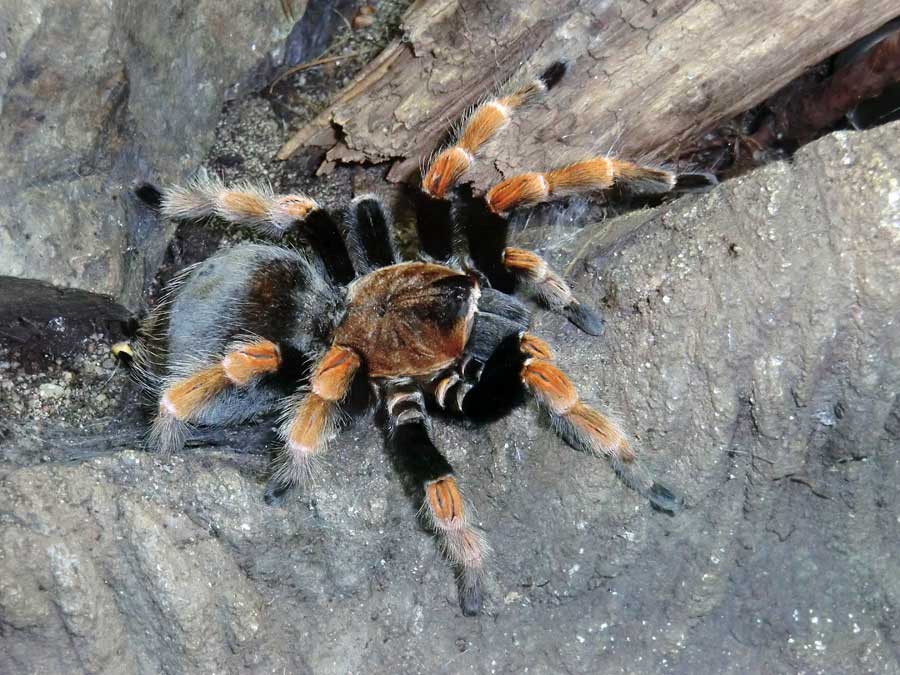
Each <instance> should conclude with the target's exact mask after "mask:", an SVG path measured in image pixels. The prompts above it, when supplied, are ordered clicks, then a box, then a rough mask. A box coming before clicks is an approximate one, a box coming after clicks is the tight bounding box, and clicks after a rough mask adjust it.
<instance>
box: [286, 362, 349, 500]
mask: <svg viewBox="0 0 900 675" xmlns="http://www.w3.org/2000/svg"><path fill="white" fill-rule="evenodd" d="M360 365H361V361H360V358H359V355H358V354H357V353H356V352H354V351H353V350H352V349H349V348H347V347H341V346H339V345H334V346H332V347H331V349H329V350H328V352H326V353H325V356H323V357H322V360H321V361H320V362H319V365H318V366H317V367H316V370H315V373H313V376H312V380H311V382H310V384H311V387H310V391H309V392H308V393H307V394H306V395H305V396H303V398H301V399H300V400H299V401H298V402H297V403H295V404H294V406H293V407H292V408H291V409H290V410H289V411H288V414H287V417H286V419H285V422H284V425H283V426H282V436H283V438H284V440H285V449H284V452H283V454H282V457H281V462H280V465H279V467H278V469H277V470H276V472H275V474H274V475H273V477H272V479H273V481H274V482H275V483H276V484H278V485H280V486H281V487H282V488H283V487H289V486H290V485H294V484H296V483H298V482H299V481H301V480H302V479H303V478H305V477H306V476H308V475H309V469H310V461H311V459H312V457H313V456H314V455H315V454H316V453H317V452H319V451H320V450H321V448H322V447H323V446H324V444H325V443H326V442H327V441H328V439H329V438H330V437H331V436H332V435H333V434H334V432H335V429H336V427H337V424H338V421H339V419H340V416H341V408H340V403H341V401H343V399H344V398H345V397H346V396H347V394H348V393H349V391H350V386H351V384H352V383H353V377H354V376H355V375H356V372H357V371H358V370H359V368H360Z"/></svg>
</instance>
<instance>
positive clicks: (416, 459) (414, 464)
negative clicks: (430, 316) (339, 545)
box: [384, 386, 488, 616]
mask: <svg viewBox="0 0 900 675" xmlns="http://www.w3.org/2000/svg"><path fill="white" fill-rule="evenodd" d="M385 389H386V391H385V392H384V394H385V407H386V409H387V416H388V448H389V450H390V451H391V453H392V454H393V456H394V457H395V459H396V462H397V465H398V469H400V470H401V472H402V473H403V474H404V475H405V476H406V477H407V478H409V479H411V480H412V481H413V482H414V487H415V489H416V492H417V493H418V494H419V495H420V498H421V500H422V507H421V511H420V513H421V514H422V516H423V517H424V518H425V520H426V521H427V524H428V525H429V527H430V528H431V529H432V531H434V533H435V534H436V535H437V537H438V539H439V541H440V545H441V548H442V550H443V552H444V554H445V555H446V556H447V558H448V559H449V560H450V561H451V562H452V563H453V565H454V567H455V568H456V570H457V572H458V576H457V586H458V589H459V601H460V607H461V609H462V612H463V614H464V615H466V616H475V615H477V614H478V613H479V612H480V611H481V607H482V603H483V596H484V578H485V558H486V557H487V553H488V546H487V543H486V542H485V540H484V537H483V536H482V534H481V532H480V531H479V530H477V529H476V528H475V527H474V526H473V525H472V524H471V512H472V510H471V507H470V506H469V504H468V503H467V502H466V500H465V499H464V497H463V495H462V493H461V491H460V488H459V484H458V482H457V480H456V475H455V473H454V471H453V467H452V466H451V465H450V463H449V462H448V461H447V459H446V458H445V457H444V455H443V454H441V452H440V451H439V450H438V449H437V448H436V447H435V445H434V442H433V441H432V438H431V423H430V420H429V417H428V413H427V412H426V410H425V404H424V399H423V396H422V392H421V391H419V389H418V388H415V387H411V386H406V387H404V386H394V387H385Z"/></svg>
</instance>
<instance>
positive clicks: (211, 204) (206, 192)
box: [136, 173, 354, 284]
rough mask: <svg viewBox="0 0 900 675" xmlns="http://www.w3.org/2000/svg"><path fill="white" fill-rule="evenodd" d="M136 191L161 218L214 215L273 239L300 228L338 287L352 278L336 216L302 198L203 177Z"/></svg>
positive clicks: (351, 269) (350, 265)
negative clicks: (180, 183) (176, 184)
mask: <svg viewBox="0 0 900 675" xmlns="http://www.w3.org/2000/svg"><path fill="white" fill-rule="evenodd" d="M136 192H137V195H138V197H140V198H141V199H142V200H144V201H145V202H147V203H148V204H149V205H151V206H153V207H154V208H158V209H159V211H160V213H162V215H164V216H166V217H168V218H173V219H175V220H202V219H204V218H209V217H212V216H215V217H218V218H221V219H222V220H225V221H227V222H229V223H236V224H240V225H248V226H250V227H252V228H254V229H255V230H257V231H258V232H260V233H261V234H264V235H268V236H271V237H274V238H281V237H282V236H284V234H285V233H286V232H288V231H289V230H291V229H293V228H295V227H296V228H298V231H299V233H300V235H301V236H302V238H303V239H304V240H306V242H307V244H309V246H310V247H311V248H312V249H313V250H315V251H316V252H317V253H318V254H319V256H320V257H321V259H322V262H323V263H324V265H325V270H326V272H327V273H328V275H329V276H330V277H331V279H332V280H333V281H334V282H335V283H338V284H345V283H348V282H350V281H351V280H352V279H353V278H354V273H353V265H352V263H351V262H350V257H349V255H348V253H347V249H346V247H345V245H344V242H343V239H342V238H341V234H340V230H339V228H338V225H337V223H336V222H335V219H334V217H333V216H332V215H331V214H330V213H328V211H326V210H325V209H324V208H322V207H320V206H319V205H318V204H317V203H316V202H315V201H313V200H312V199H310V198H309V197H306V196H304V195H300V194H288V195H278V194H275V193H274V192H273V191H272V189H271V188H269V187H268V186H265V185H261V184H254V183H249V182H248V183H242V184H240V185H236V186H233V187H226V185H225V183H223V182H222V180H221V179H219V178H218V177H211V176H209V175H207V174H205V173H202V174H200V175H199V176H197V177H196V178H194V179H193V180H192V181H190V182H189V183H188V184H187V185H185V186H176V187H170V188H165V189H164V190H162V192H160V191H158V190H156V189H155V188H153V187H152V186H149V185H143V186H140V187H139V188H138V189H137V191H136Z"/></svg>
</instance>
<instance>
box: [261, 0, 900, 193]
mask: <svg viewBox="0 0 900 675" xmlns="http://www.w3.org/2000/svg"><path fill="white" fill-rule="evenodd" d="M898 14H900V6H898V5H897V3H896V0H830V1H829V2H821V0H797V1H796V2H792V3H785V2H781V1H780V0H757V1H755V2H745V1H743V0H718V1H713V0H660V1H658V2H636V1H635V2H631V1H628V2H626V1H621V2H609V1H606V2H604V1H601V0H587V1H585V2H580V3H579V2H574V1H571V0H569V1H563V2H558V3H557V2H554V3H549V2H542V1H540V0H524V1H523V0H516V1H515V2H514V1H512V0H496V1H494V2H490V3H488V2H483V1H477V0H420V1H419V2H416V3H414V4H413V5H412V6H411V7H410V9H409V11H408V13H407V15H406V17H405V18H404V24H403V32H404V35H403V38H402V39H401V40H398V41H397V42H395V43H392V44H391V45H389V46H388V47H387V48H386V49H385V50H384V52H382V53H381V54H380V55H379V56H378V57H377V58H376V59H375V60H374V61H373V62H372V63H371V64H370V65H369V66H367V67H366V68H365V69H364V70H363V71H362V73H361V74H360V75H359V76H358V77H357V78H356V79H355V80H354V82H353V83H351V84H350V85H349V86H348V87H347V88H346V89H345V90H344V91H343V92H342V93H341V94H340V95H339V96H338V98H337V99H336V100H335V101H334V103H333V104H332V105H331V106H330V107H329V108H328V109H327V110H325V111H324V112H323V113H322V114H320V115H319V116H318V117H317V118H316V119H315V120H313V121H312V122H311V123H310V124H309V125H307V126H306V127H305V128H302V129H301V130H300V131H299V132H298V133H297V134H296V135H295V136H294V137H293V138H292V139H291V140H290V141H289V142H288V143H287V144H286V145H285V146H284V147H283V148H282V149H281V151H280V152H279V155H278V156H279V158H281V159H286V158H287V157H289V156H290V155H292V154H293V153H294V152H296V151H297V150H299V149H300V148H303V147H305V146H319V147H324V148H326V149H327V153H326V156H325V157H326V159H325V163H324V164H323V166H322V167H321V168H320V171H328V170H329V169H330V168H332V167H333V166H334V164H335V163H337V162H361V161H367V162H384V161H392V162H393V166H392V168H391V170H390V172H389V178H390V179H391V180H395V181H401V180H408V179H414V178H415V176H416V174H417V170H418V168H419V165H420V163H421V161H422V159H423V158H424V157H427V156H428V155H429V154H430V153H431V151H432V150H433V149H434V148H435V146H437V145H438V144H439V143H440V142H441V141H442V139H443V138H444V137H445V135H446V129H447V128H448V126H449V125H450V124H452V123H453V122H454V121H455V120H456V119H457V118H458V117H459V116H460V115H461V114H462V113H463V112H464V111H465V109H466V108H467V107H468V106H470V105H472V104H473V103H474V102H476V101H477V100H478V99H479V98H480V97H482V96H483V95H484V93H485V92H487V91H489V90H490V89H491V88H492V87H494V86H495V85H496V84H498V83H499V82H502V81H503V80H505V79H507V78H509V77H519V76H523V75H524V74H525V73H527V72H533V71H535V70H537V69H538V68H540V67H541V66H543V65H546V64H547V63H550V62H551V61H553V60H555V59H560V58H562V59H565V60H567V61H568V62H569V64H570V72H569V75H567V77H566V79H564V80H563V82H562V83H560V85H559V86H558V87H557V88H556V89H554V92H553V96H552V97H550V98H548V99H547V100H545V101H543V102H541V103H539V104H537V105H535V106H534V107H532V108H531V109H529V110H527V111H524V112H523V113H522V114H520V115H519V116H518V117H517V118H516V119H515V121H514V122H513V124H511V125H510V127H509V128H508V129H506V130H505V131H504V132H503V133H502V134H500V135H499V137H498V138H497V139H496V140H495V141H492V142H491V143H489V144H488V145H487V146H486V147H485V149H484V151H483V152H482V153H481V155H480V156H481V158H482V161H480V162H477V163H476V166H475V167H474V168H473V170H472V171H471V172H470V173H469V174H468V175H467V177H466V180H470V181H472V182H473V183H474V185H475V186H476V188H477V189H478V190H480V191H482V190H485V189H486V188H487V187H488V186H489V185H491V184H492V183H494V182H496V181H498V180H500V179H502V178H503V177H504V176H505V175H508V174H510V173H511V172H517V171H522V170H527V169H531V168H534V169H547V168H550V167H552V166H554V165H556V164H559V163H562V162H565V161H572V160H576V159H580V158H583V157H584V156H586V155H588V154H590V153H607V152H610V151H612V152H613V153H615V154H618V155H620V156H627V157H633V158H640V159H644V160H646V159H648V158H651V159H654V160H657V161H664V160H666V159H668V158H670V157H672V156H675V155H677V153H678V148H679V147H680V146H682V145H687V144H689V142H690V141H691V140H693V139H696V138H697V137H698V136H699V135H700V134H702V133H703V132H704V131H706V130H708V129H709V128H711V127H713V126H714V125H716V124H717V123H718V122H720V121H721V120H724V119H727V118H730V117H732V116H734V115H736V114H738V113H740V112H743V111H744V110H747V109H749V108H751V107H753V106H754V105H756V104H758V103H760V102H761V101H763V100H765V99H766V98H767V97H768V96H769V95H771V94H772V93H774V92H775V91H777V90H778V89H780V88H781V87H782V86H784V85H785V84H787V83H788V82H789V81H790V80H792V79H793V78H794V77H796V76H797V75H799V74H800V73H802V72H803V70H804V69H806V68H808V67H810V66H812V65H814V64H816V63H818V62H820V61H822V60H823V59H824V58H827V57H828V56H829V55H831V54H833V53H835V52H836V51H838V50H839V49H841V48H842V47H843V46H845V45H847V44H849V43H851V42H852V41H854V40H855V39H857V38H859V37H861V36H863V35H865V34H867V33H869V32H871V31H872V30H874V29H876V28H878V27H879V26H880V25H881V24H883V23H884V22H886V21H887V20H889V19H891V18H893V17H894V16H897V15H898Z"/></svg>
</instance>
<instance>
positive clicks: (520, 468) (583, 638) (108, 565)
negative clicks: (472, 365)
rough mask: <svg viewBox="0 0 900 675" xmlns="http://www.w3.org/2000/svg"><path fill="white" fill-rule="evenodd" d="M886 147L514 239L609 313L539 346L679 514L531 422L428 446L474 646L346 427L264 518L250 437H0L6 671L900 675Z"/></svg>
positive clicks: (893, 206)
mask: <svg viewBox="0 0 900 675" xmlns="http://www.w3.org/2000/svg"><path fill="white" fill-rule="evenodd" d="M898 131H900V127H898V126H897V125H894V126H892V127H882V128H879V129H875V130H872V131H869V132H864V133H853V134H848V133H840V134H835V135H833V136H830V137H827V138H825V139H823V140H821V141H818V142H816V143H814V144H812V145H810V146H807V147H806V148H804V149H802V150H801V151H800V152H799V153H798V154H797V156H796V158H795V160H794V162H793V163H791V164H788V163H781V164H776V165H771V166H768V167H766V168H764V169H762V170H759V171H757V172H755V173H753V174H751V175H749V176H746V177H743V178H739V179H735V180H733V181H730V182H728V183H726V184H724V185H721V186H719V187H718V188H716V189H715V190H714V191H713V192H711V193H709V194H706V195H702V196H687V197H683V198H681V199H679V200H677V201H675V202H673V203H671V204H669V205H667V206H663V207H660V208H658V209H655V210H652V211H645V212H640V213H636V214H632V215H630V216H627V217H624V218H622V219H618V220H613V221H609V222H606V223H601V224H599V225H595V226H591V227H587V228H584V229H581V230H574V231H570V232H566V233H563V234H565V236H560V232H559V228H548V229H544V228H540V227H531V228H527V229H526V230H525V231H524V232H523V233H521V234H520V238H521V239H522V241H530V242H531V243H534V244H538V245H540V246H541V248H542V249H543V250H544V252H545V253H546V254H547V255H548V257H550V258H552V259H554V260H555V261H556V262H557V264H558V266H566V263H567V267H568V276H569V278H570V279H572V280H573V282H574V286H575V287H576V288H577V289H578V290H579V291H580V292H581V293H582V294H584V295H586V296H588V297H593V298H596V299H598V302H599V304H601V306H604V305H605V307H606V313H607V318H608V320H609V324H608V325H609V328H608V333H607V335H606V337H605V338H603V339H599V340H597V339H586V338H585V337H584V336H583V335H581V334H579V333H577V332H576V330H575V329H574V328H572V327H571V326H570V325H569V324H567V323H565V322H564V321H562V320H560V319H559V318H557V317H553V316H550V315H541V317H540V319H539V320H538V321H537V326H536V328H537V330H538V331H539V332H540V333H541V334H542V335H544V336H545V337H547V338H549V339H550V340H551V341H552V342H553V343H554V345H555V346H556V347H557V348H558V351H559V352H560V354H561V357H560V360H561V362H562V364H563V365H564V367H565V368H566V369H567V371H568V372H569V373H571V374H572V376H573V379H574V380H575V381H576V382H577V384H578V385H579V387H580V389H581V391H582V392H583V393H584V394H585V396H586V397H587V398H589V399H591V400H594V401H599V402H601V403H605V404H606V405H608V406H609V407H610V408H612V409H614V410H616V411H618V413H619V416H620V417H621V419H622V421H623V423H624V424H625V425H626V427H627V428H629V429H630V430H632V432H633V433H634V434H635V435H636V436H637V437H638V439H639V441H640V445H641V446H642V448H643V450H644V455H645V457H646V461H647V462H648V464H649V465H650V466H651V467H652V468H653V470H654V471H655V472H656V473H657V474H658V475H659V476H660V477H662V478H663V479H664V480H665V481H666V482H667V483H668V484H670V485H673V486H677V487H678V488H680V489H681V491H682V492H683V494H684V495H685V497H686V499H687V505H688V506H687V509H686V510H685V511H684V512H683V513H681V514H680V515H678V516H677V517H675V518H668V517H666V516H664V515H662V514H659V513H656V512H653V511H652V510H650V509H649V508H648V506H647V505H646V504H645V503H644V502H643V501H642V500H641V499H639V498H638V497H636V496H635V495H634V494H633V493H631V492H629V491H628V490H627V489H625V488H624V487H623V486H622V485H621V484H620V483H619V482H618V481H617V480H616V479H615V478H614V476H613V475H612V474H611V472H610V471H609V469H608V467H607V466H606V465H605V463H604V462H602V461H598V460H595V459H593V458H591V457H588V456H584V455H580V454H578V453H576V452H574V451H572V450H571V449H569V448H568V447H567V446H565V445H563V444H562V443H561V442H560V441H559V440H558V439H557V438H556V437H555V436H554V435H553V434H552V433H551V431H550V430H549V429H548V428H546V426H545V425H544V424H543V423H542V422H540V421H539V419H538V418H537V415H536V414H535V411H534V410H532V409H530V408H528V409H523V410H519V411H516V412H515V413H514V414H513V415H512V416H510V417H509V418H507V419H506V420H503V421H501V422H499V423H497V424H495V425H494V426H492V427H489V428H487V429H478V430H476V429H467V428H465V427H464V426H462V425H459V424H455V423H439V424H438V426H437V431H436V433H437V438H438V439H439V444H440V445H441V446H442V447H443V448H444V449H445V450H446V452H447V454H448V456H449V458H450V460H451V462H452V463H453V464H454V465H455V466H456V467H457V468H458V470H459V471H460V473H461V474H462V476H463V480H464V482H465V485H466V487H467V491H468V493H469V494H470V496H471V498H472V499H473V501H474V502H475V504H476V505H477V506H478V520H479V523H480V525H481V526H482V527H483V528H484V529H485V530H486V532H487V535H488V537H489V539H490V541H491V543H492V545H493V547H494V554H493V558H492V569H493V580H492V584H491V589H490V591H491V600H490V603H489V606H488V608H487V613H486V614H485V615H484V616H481V617H479V618H475V619H465V618H463V617H462V616H461V614H460V611H459V609H458V605H457V600H456V589H455V585H454V582H453V579H452V575H451V572H450V570H449V569H448V567H447V565H446V564H445V563H444V562H443V561H442V560H441V558H440V556H439V555H438V553H437V552H436V548H435V545H434V541H433V540H432V538H431V537H430V536H429V535H428V534H427V533H425V532H424V531H422V530H421V529H420V528H419V527H418V526H417V524H416V522H415V519H414V514H415V511H416V508H417V505H415V504H412V503H410V501H409V500H408V498H407V497H406V494H405V492H404V491H403V489H402V487H401V483H400V481H399V480H398V478H397V477H396V476H395V475H394V473H393V471H392V469H391V466H390V463H389V461H388V459H387V458H386V457H385V455H384V453H383V451H382V450H381V438H380V435H379V434H378V433H376V432H373V431H372V425H371V424H370V423H369V422H368V421H362V422H360V423H358V424H356V425H355V426H353V427H351V428H350V429H349V430H348V431H347V432H345V434H344V435H343V436H342V437H341V441H340V442H338V443H336V444H335V445H334V447H333V448H332V449H331V450H330V452H329V455H328V458H327V460H326V461H325V462H324V464H323V466H322V468H321V470H320V472H319V474H318V477H317V479H316V481H315V484H314V485H313V486H311V487H310V488H309V489H308V490H305V491H304V492H303V493H302V494H295V495H293V496H292V497H291V498H290V499H289V500H288V502H287V504H286V506H285V507H283V508H266V507H264V506H263V505H262V501H261V494H262V488H263V478H262V474H263V472H264V468H265V464H266V461H265V457H264V455H263V454H246V453H247V451H248V450H251V451H252V450H255V451H256V452H258V453H262V452H263V449H264V445H265V444H264V442H263V441H262V440H261V438H260V433H259V432H262V433H263V435H265V432H266V428H265V427H262V428H261V429H256V430H249V431H247V432H246V433H245V432H239V433H238V435H236V436H227V437H226V438H225V440H224V441H222V440H220V441H219V447H217V448H209V447H197V448H194V449H189V450H187V451H185V452H184V453H183V454H181V455H179V456H177V457H174V458H172V459H171V460H169V461H162V460H160V459H158V458H156V457H154V456H151V455H148V454H145V453H142V452H138V451H136V450H134V449H125V450H118V451H109V450H108V449H95V450H94V451H93V452H88V453H85V452H83V450H84V446H83V445H78V446H77V448H78V449H77V451H75V450H73V448H74V447H76V446H75V445H73V444H72V442H71V441H72V439H71V438H70V439H65V440H62V439H61V440H60V441H59V443H58V444H57V445H56V447H55V448H51V449H50V450H46V449H44V450H41V451H40V453H41V454H35V453H32V452H31V451H29V450H27V448H29V447H31V446H29V442H30V441H29V440H28V439H25V438H22V437H20V436H16V434H15V432H13V433H12V434H9V433H8V434H7V436H6V438H5V439H4V436H3V434H2V433H0V446H2V447H3V448H4V455H3V456H4V458H5V459H4V461H3V463H2V464H0V475H2V479H0V504H2V505H3V506H2V508H0V541H2V544H0V672H11V673H12V672H63V671H64V672H76V673H77V672H85V673H119V672H129V673H131V672H137V673H158V672H167V673H192V672H253V673H264V672H266V673H268V672H278V673H281V672H292V673H300V672H321V673H332V672H333V673H339V672H340V673H344V672H421V673H434V672H470V671H471V672H510V673H513V672H515V673H520V672H561V671H565V672H584V673H593V672H608V673H615V672H628V673H656V672H674V673H698V672H721V673H747V672H772V673H788V672H790V673H793V672H800V671H803V672H864V673H885V672H898V671H900V661H898V656H897V655H898V653H900V626H898V621H900V619H898V614H897V612H898V609H897V608H898V606H900V563H898V561H897V556H896V552H897V550H898V548H900V518H898V514H900V497H898V492H897V489H896V485H897V484H898V481H900V454H898V449H900V402H898V396H897V392H900V358H898V356H900V353H898V352H900V330H898V326H897V321H898V319H900V197H898V195H900V173H898V169H897V167H898V166H900V134H898ZM3 365H4V364H3V363H2V362H0V369H2V367H3ZM56 400H57V399H56V398H49V399H47V401H46V405H52V404H53V402H55V401H56ZM118 424H119V425H120V427H121V428H120V431H119V433H120V434H121V438H122V443H123V444H124V445H126V446H130V448H136V447H137V446H136V444H135V442H134V428H132V427H129V426H128V424H126V423H123V422H118ZM72 433H73V434H76V433H82V432H75V431H74V430H73V432H72ZM241 433H244V435H240V434H241ZM75 438H76V439H77V435H76V436H75ZM23 448H25V450H23ZM236 451H237V452H236ZM86 455H87V456H86ZM41 458H43V461H41Z"/></svg>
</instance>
